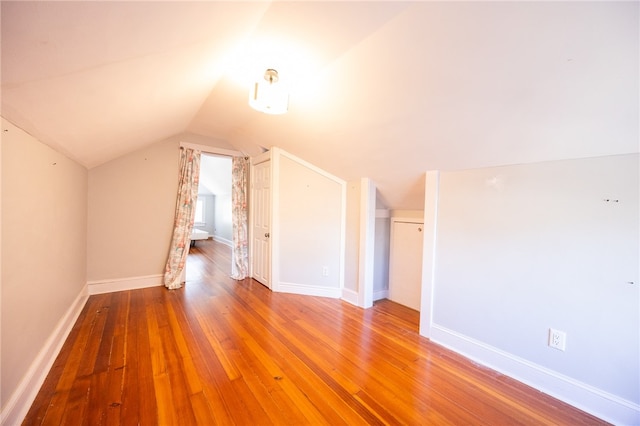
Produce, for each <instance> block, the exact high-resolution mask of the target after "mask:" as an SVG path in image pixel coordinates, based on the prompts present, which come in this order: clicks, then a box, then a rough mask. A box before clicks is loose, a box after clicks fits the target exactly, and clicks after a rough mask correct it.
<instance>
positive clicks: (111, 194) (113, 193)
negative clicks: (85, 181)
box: [87, 139, 179, 282]
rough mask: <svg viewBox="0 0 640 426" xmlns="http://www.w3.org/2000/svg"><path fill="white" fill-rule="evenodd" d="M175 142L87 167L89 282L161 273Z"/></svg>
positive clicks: (172, 198) (174, 179)
mask: <svg viewBox="0 0 640 426" xmlns="http://www.w3.org/2000/svg"><path fill="white" fill-rule="evenodd" d="M178 163H179V140H178V139H168V140H165V141H161V142H158V143H155V144H153V145H151V146H148V147H146V148H144V149H142V150H139V151H136V152H133V153H131V154H128V155H125V156H123V157H120V158H118V159H116V160H113V161H110V162H108V163H106V164H103V165H101V166H98V167H95V168H93V169H91V170H89V225H88V246H87V248H88V253H87V256H88V258H87V275H88V280H89V281H90V282H91V281H100V280H107V279H134V278H137V277H144V276H150V275H161V274H162V273H163V271H164V266H165V262H166V260H167V253H168V250H169V244H170V241H171V233H172V231H173V220H174V214H175V207H176V205H175V203H176V193H177V188H178Z"/></svg>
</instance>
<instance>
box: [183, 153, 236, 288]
mask: <svg viewBox="0 0 640 426" xmlns="http://www.w3.org/2000/svg"><path fill="white" fill-rule="evenodd" d="M231 186H232V159H231V157H229V156H225V155H216V154H207V153H202V155H201V157H200V181H199V185H198V200H197V202H196V216H195V220H194V225H193V229H194V231H193V233H192V236H193V238H192V248H191V249H190V250H189V255H188V257H187V267H186V268H187V273H186V279H187V281H190V280H194V279H199V278H200V276H201V274H202V272H201V271H202V270H203V268H201V267H199V266H201V265H198V266H196V264H197V263H198V262H199V261H198V260H197V259H196V258H195V257H198V258H201V256H200V254H201V253H202V252H208V253H213V252H215V253H218V255H219V256H221V257H222V259H227V258H228V259H230V258H231V251H232V244H233V220H232V200H231ZM192 252H194V253H195V252H198V256H194V255H192ZM227 252H228V253H227ZM207 259H209V260H211V259H210V256H209V257H207ZM224 264H225V265H227V264H228V265H229V267H228V271H225V273H226V274H231V266H230V265H231V263H230V261H226V262H225V263H224ZM190 265H191V266H192V267H190ZM224 267H225V269H226V268H227V266H224Z"/></svg>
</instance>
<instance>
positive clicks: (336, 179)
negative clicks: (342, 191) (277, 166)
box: [274, 148, 347, 186]
mask: <svg viewBox="0 0 640 426" xmlns="http://www.w3.org/2000/svg"><path fill="white" fill-rule="evenodd" d="M274 152H277V153H278V154H279V155H282V156H283V157H287V158H288V159H290V160H292V161H295V162H296V163H298V164H300V165H302V166H304V167H306V168H308V169H311V170H313V171H314V172H316V173H318V174H319V175H322V176H324V177H326V178H327V179H331V180H332V181H334V182H337V183H339V184H340V185H343V186H346V185H347V181H345V180H344V179H341V178H339V177H337V176H334V175H332V174H331V173H329V172H327V171H325V170H322V169H321V168H319V167H316V166H314V165H313V164H311V163H309V162H307V161H304V160H303V159H302V158H299V157H296V156H295V155H293V154H289V153H288V152H286V151H284V150H282V149H280V148H274Z"/></svg>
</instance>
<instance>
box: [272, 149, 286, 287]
mask: <svg viewBox="0 0 640 426" xmlns="http://www.w3.org/2000/svg"><path fill="white" fill-rule="evenodd" d="M281 152H282V150H281V149H280V148H277V147H273V148H272V149H271V153H272V155H271V191H270V194H269V195H270V197H271V199H270V203H271V205H270V206H269V207H270V209H271V218H270V219H271V233H270V234H271V236H270V238H269V241H270V242H271V244H270V245H269V250H271V253H270V260H269V261H270V262H271V283H270V284H271V290H272V291H276V292H277V291H283V290H281V289H280V154H281Z"/></svg>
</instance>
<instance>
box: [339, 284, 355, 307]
mask: <svg viewBox="0 0 640 426" xmlns="http://www.w3.org/2000/svg"><path fill="white" fill-rule="evenodd" d="M341 299H342V300H344V301H345V302H347V303H350V304H352V305H355V306H359V305H358V292H357V291H355V290H351V289H350V288H343V289H342V297H341Z"/></svg>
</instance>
